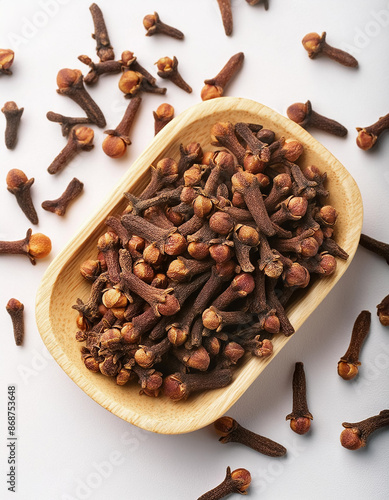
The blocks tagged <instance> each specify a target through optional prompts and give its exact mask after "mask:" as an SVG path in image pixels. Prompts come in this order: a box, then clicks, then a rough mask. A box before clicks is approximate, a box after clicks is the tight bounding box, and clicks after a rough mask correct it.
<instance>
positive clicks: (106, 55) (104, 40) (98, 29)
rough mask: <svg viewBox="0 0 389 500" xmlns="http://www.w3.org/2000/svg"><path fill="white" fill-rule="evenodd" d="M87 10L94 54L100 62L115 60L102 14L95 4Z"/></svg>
mask: <svg viewBox="0 0 389 500" xmlns="http://www.w3.org/2000/svg"><path fill="white" fill-rule="evenodd" d="M89 10H90V12H91V14H92V19H93V24H94V27H95V32H94V33H93V34H92V38H94V39H95V40H96V53H97V55H98V56H99V58H100V61H102V62H104V61H111V60H112V59H115V54H114V51H113V48H112V46H111V42H110V41H109V36H108V31H107V27H106V25H105V21H104V17H103V13H102V12H101V9H100V7H99V6H98V5H97V4H95V3H92V5H91V6H90V7H89ZM103 127H104V125H103Z"/></svg>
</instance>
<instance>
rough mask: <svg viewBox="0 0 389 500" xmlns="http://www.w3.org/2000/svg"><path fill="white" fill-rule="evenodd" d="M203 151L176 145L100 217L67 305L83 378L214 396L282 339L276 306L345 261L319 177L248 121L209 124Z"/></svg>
mask: <svg viewBox="0 0 389 500" xmlns="http://www.w3.org/2000/svg"><path fill="white" fill-rule="evenodd" d="M211 135H212V140H213V144H214V145H215V146H217V147H218V148H219V149H217V150H215V151H204V152H203V150H202V148H201V145H200V144H199V143H197V142H193V143H190V144H188V145H187V146H186V147H184V146H183V145H181V148H180V158H179V159H178V161H176V160H174V159H173V158H163V159H161V160H160V161H158V163H157V164H156V165H155V166H152V167H151V179H150V182H149V184H148V185H147V186H146V188H145V189H144V191H143V192H142V193H141V194H140V195H139V196H134V195H133V194H131V193H125V196H126V198H127V201H128V204H127V207H126V209H125V210H124V212H123V213H122V214H121V215H118V216H116V217H115V216H110V217H108V219H107V220H106V225H107V232H106V233H105V234H103V235H102V236H101V237H100V238H99V240H98V243H97V250H98V251H97V254H96V256H94V257H91V259H89V260H87V261H86V262H84V263H83V264H82V265H81V274H82V276H84V277H85V278H86V279H87V280H89V281H91V282H92V288H91V293H90V296H89V298H88V299H87V300H86V301H83V300H81V299H77V303H76V304H75V305H74V306H73V307H74V309H76V310H77V311H78V313H79V315H78V318H77V326H78V328H79V331H78V332H77V334H76V339H77V340H78V341H81V342H84V341H85V342H86V344H85V346H84V347H82V358H83V360H84V363H85V365H86V367H87V368H88V369H90V370H92V371H94V372H101V373H102V374H104V375H106V376H110V377H114V378H115V379H116V382H117V383H118V384H119V385H124V384H125V383H126V382H128V381H129V380H132V379H135V380H138V382H139V384H140V385H141V388H142V389H141V392H142V393H144V394H147V395H149V396H157V395H158V394H159V393H160V392H161V390H162V389H163V392H164V393H165V394H166V395H167V396H169V397H170V398H171V399H173V400H180V399H186V398H187V397H188V396H189V395H190V394H191V393H193V392H197V391H201V390H206V389H213V388H217V387H223V386H225V385H227V384H229V383H230V382H231V380H232V368H233V367H234V366H235V365H237V364H238V363H239V361H240V360H242V359H243V356H244V355H245V354H246V353H251V354H252V355H254V356H258V357H264V356H270V355H271V354H272V351H273V345H272V342H271V338H272V336H273V335H275V334H277V333H279V332H280V331H281V332H282V333H283V334H284V335H287V336H288V335H291V334H292V333H293V332H294V328H293V325H292V324H291V323H290V321H289V319H288V317H287V314H286V313H285V309H284V308H285V306H286V305H287V303H288V302H289V301H290V299H291V297H292V296H293V294H294V293H295V292H296V291H298V290H299V289H301V288H305V287H307V285H308V284H309V282H310V280H311V277H313V276H317V277H320V276H321V277H325V276H328V275H331V274H332V273H334V272H335V270H336V258H335V257H340V258H343V259H346V258H347V254H346V252H344V250H342V249H341V248H340V247H339V246H338V245H337V243H336V242H335V240H334V239H333V231H334V225H335V222H336V219H337V215H338V214H337V212H336V210H335V208H334V207H332V206H330V205H327V204H326V203H325V200H326V198H327V197H328V194H329V193H328V190H327V188H326V186H325V184H326V173H325V172H320V170H319V169H318V168H317V167H315V166H314V165H310V166H308V167H307V168H305V169H304V170H302V169H301V168H300V166H299V165H298V163H297V162H298V160H299V158H300V156H301V155H302V153H303V146H302V144H301V143H300V142H298V141H296V140H291V139H287V140H285V139H284V138H282V137H280V138H277V137H276V135H275V133H274V132H272V131H271V130H267V129H264V128H263V127H262V126H261V125H257V124H249V123H236V124H235V125H234V124H232V123H221V122H220V123H215V124H214V126H213V127H212V130H211Z"/></svg>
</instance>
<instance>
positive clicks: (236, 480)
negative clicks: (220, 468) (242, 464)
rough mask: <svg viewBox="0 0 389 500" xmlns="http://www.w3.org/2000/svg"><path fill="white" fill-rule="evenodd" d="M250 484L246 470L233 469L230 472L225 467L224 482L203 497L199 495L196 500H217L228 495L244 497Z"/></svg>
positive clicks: (228, 468)
mask: <svg viewBox="0 0 389 500" xmlns="http://www.w3.org/2000/svg"><path fill="white" fill-rule="evenodd" d="M250 483H251V475H250V472H249V471H248V470H247V469H235V470H234V471H232V472H231V469H230V467H227V472H226V477H225V479H224V481H223V482H222V483H220V484H219V485H218V486H216V487H215V488H213V489H212V490H210V491H208V492H207V493H204V495H201V497H199V498H198V499H197V500H218V499H220V498H224V497H225V496H227V495H230V493H241V494H242V495H246V494H247V489H248V487H249V486H250Z"/></svg>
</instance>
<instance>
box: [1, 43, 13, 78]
mask: <svg viewBox="0 0 389 500" xmlns="http://www.w3.org/2000/svg"><path fill="white" fill-rule="evenodd" d="M14 58H15V53H14V51H13V50H11V49H0V75H12V71H11V70H10V67H11V66H12V64H13V62H14Z"/></svg>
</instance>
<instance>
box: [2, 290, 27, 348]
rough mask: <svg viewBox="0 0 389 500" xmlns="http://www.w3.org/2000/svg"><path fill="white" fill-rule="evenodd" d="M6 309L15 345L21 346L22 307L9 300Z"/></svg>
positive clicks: (22, 337) (16, 301)
mask: <svg viewBox="0 0 389 500" xmlns="http://www.w3.org/2000/svg"><path fill="white" fill-rule="evenodd" d="M6 309H7V312H8V314H9V315H10V316H11V320H12V325H13V330H14V338H15V344H16V345H22V344H23V339H24V317H23V311H24V305H23V304H22V303H21V302H20V301H19V300H17V299H9V301H8V303H7V306H6Z"/></svg>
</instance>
